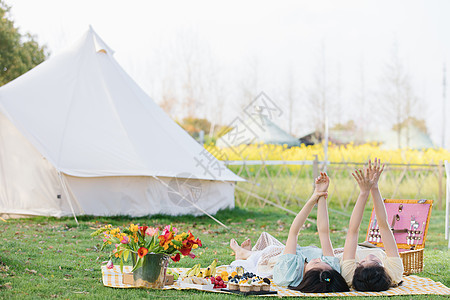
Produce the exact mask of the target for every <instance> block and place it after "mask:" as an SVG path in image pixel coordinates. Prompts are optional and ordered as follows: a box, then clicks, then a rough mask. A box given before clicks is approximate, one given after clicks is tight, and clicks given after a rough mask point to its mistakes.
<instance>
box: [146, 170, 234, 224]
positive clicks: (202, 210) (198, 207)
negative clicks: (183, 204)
mask: <svg viewBox="0 0 450 300" xmlns="http://www.w3.org/2000/svg"><path fill="white" fill-rule="evenodd" d="M152 177H153V178H155V179H156V180H158V181H159V182H160V183H162V184H163V185H164V186H166V187H167V188H170V189H171V190H172V191H174V192H175V193H176V194H178V195H180V196H181V198H182V199H183V200H186V201H187V202H189V203H191V204H192V206H194V207H195V208H197V209H198V210H200V211H201V212H202V213H204V214H205V215H207V216H208V217H210V218H211V219H213V220H214V221H216V222H217V223H218V224H219V225H221V226H223V227H225V228H226V229H230V228H228V226H227V225H225V224H223V223H222V222H220V221H219V220H217V219H216V218H214V217H213V216H212V215H211V214H209V213H208V212H206V211H205V210H204V209H203V208H201V207H200V206H198V205H197V204H195V203H194V202H192V201H191V200H189V199H187V198H186V197H185V196H183V195H181V193H180V192H178V191H176V190H175V189H174V188H173V187H171V186H169V185H168V184H167V183H165V182H164V181H162V180H161V179H159V178H158V177H156V176H152Z"/></svg>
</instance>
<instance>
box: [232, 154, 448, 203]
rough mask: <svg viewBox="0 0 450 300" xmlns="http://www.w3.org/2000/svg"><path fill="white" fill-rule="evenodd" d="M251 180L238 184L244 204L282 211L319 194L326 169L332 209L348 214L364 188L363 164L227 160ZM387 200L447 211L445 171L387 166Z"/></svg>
mask: <svg viewBox="0 0 450 300" xmlns="http://www.w3.org/2000/svg"><path fill="white" fill-rule="evenodd" d="M224 162H225V164H226V165H228V167H229V168H231V169H232V170H233V171H234V172H236V174H238V175H239V176H241V177H243V178H245V179H246V180H247V182H242V183H238V185H237V187H236V202H237V204H238V205H239V206H243V207H245V206H248V205H259V206H265V205H267V204H269V203H270V204H273V205H276V206H279V207H281V208H286V207H289V206H294V205H301V204H303V203H304V201H305V200H306V199H307V198H308V197H309V196H310V194H311V192H312V190H313V178H316V177H317V176H318V174H319V172H321V171H324V170H326V171H327V173H328V175H329V176H330V178H331V183H330V187H329V199H330V201H331V207H334V208H339V209H338V211H345V210H347V209H349V207H350V206H351V205H352V204H353V203H354V202H355V201H356V197H357V196H358V193H359V189H358V186H357V184H356V182H355V180H354V179H353V177H352V176H351V173H352V172H353V171H354V170H355V169H360V168H363V166H364V165H365V163H360V162H350V161H349V162H332V161H331V162H330V161H329V162H327V163H325V162H324V161H319V160H318V159H317V158H316V159H315V160H303V161H278V160H277V161H269V160H267V161H264V160H259V161H245V160H238V161H224ZM380 190H381V192H382V195H383V197H385V198H390V199H431V200H434V204H435V208H437V209H442V208H443V203H444V199H445V168H444V164H443V162H439V164H389V163H388V164H386V167H385V170H384V172H383V175H382V177H381V178H380Z"/></svg>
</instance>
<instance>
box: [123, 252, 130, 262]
mask: <svg viewBox="0 0 450 300" xmlns="http://www.w3.org/2000/svg"><path fill="white" fill-rule="evenodd" d="M129 255H130V250H124V251H123V259H124V260H125V261H128V256H129Z"/></svg>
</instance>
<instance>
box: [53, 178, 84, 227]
mask: <svg viewBox="0 0 450 300" xmlns="http://www.w3.org/2000/svg"><path fill="white" fill-rule="evenodd" d="M58 176H59V180H60V181H61V185H62V187H63V190H64V193H65V194H66V197H67V202H69V206H70V210H71V211H72V215H73V218H74V219H75V222H76V223H77V225H80V224H79V223H78V220H77V216H76V214H75V210H74V209H73V206H72V201H71V200H70V195H69V191H68V190H67V186H66V183H65V182H64V179H63V178H62V175H61V172H60V171H58Z"/></svg>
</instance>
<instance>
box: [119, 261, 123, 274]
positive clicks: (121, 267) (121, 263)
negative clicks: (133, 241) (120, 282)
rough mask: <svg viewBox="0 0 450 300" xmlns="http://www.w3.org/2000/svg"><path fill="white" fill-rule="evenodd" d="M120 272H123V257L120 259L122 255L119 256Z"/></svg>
mask: <svg viewBox="0 0 450 300" xmlns="http://www.w3.org/2000/svg"><path fill="white" fill-rule="evenodd" d="M120 272H122V274H123V259H122V257H121V258H120Z"/></svg>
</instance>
